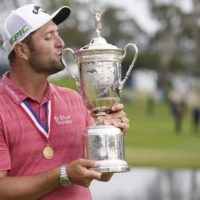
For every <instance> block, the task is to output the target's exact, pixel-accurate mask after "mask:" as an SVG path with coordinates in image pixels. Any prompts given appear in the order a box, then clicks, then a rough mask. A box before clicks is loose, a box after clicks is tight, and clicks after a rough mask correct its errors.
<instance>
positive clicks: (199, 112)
mask: <svg viewBox="0 0 200 200" xmlns="http://www.w3.org/2000/svg"><path fill="white" fill-rule="evenodd" d="M199 118H200V108H199V107H197V106H195V107H194V109H193V110H192V125H193V126H192V127H193V131H194V133H197V131H198V126H199Z"/></svg>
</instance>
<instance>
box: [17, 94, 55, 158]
mask: <svg viewBox="0 0 200 200" xmlns="http://www.w3.org/2000/svg"><path fill="white" fill-rule="evenodd" d="M52 101H53V98H52ZM20 109H21V110H22V111H23V113H24V114H25V115H26V116H27V118H28V119H29V120H30V122H31V123H32V125H33V126H34V127H35V129H36V130H37V132H38V133H39V134H40V135H41V136H42V138H44V139H45V140H46V141H47V146H46V147H45V148H44V149H43V151H42V154H43V156H44V158H46V159H51V158H53V156H54V151H53V149H52V148H51V147H50V146H49V135H50V131H51V126H52V121H53V120H52V116H53V115H52V111H53V103H52V102H51V100H49V101H48V102H47V103H46V111H47V123H48V127H46V126H45V125H44V124H43V123H42V122H41V121H40V119H39V117H38V116H37V115H36V113H35V112H34V110H33V109H32V108H31V106H30V105H29V104H28V102H27V101H26V100H24V101H23V102H22V103H21V105H20Z"/></svg>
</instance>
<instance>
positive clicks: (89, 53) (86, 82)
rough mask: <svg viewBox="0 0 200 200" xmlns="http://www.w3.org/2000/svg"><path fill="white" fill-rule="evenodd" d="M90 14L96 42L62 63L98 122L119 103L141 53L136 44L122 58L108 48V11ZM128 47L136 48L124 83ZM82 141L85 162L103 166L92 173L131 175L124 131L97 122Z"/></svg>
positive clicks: (69, 50)
mask: <svg viewBox="0 0 200 200" xmlns="http://www.w3.org/2000/svg"><path fill="white" fill-rule="evenodd" d="M90 10H91V12H92V13H93V14H94V15H95V27H96V36H95V38H93V39H92V40H91V42H90V43H89V45H86V46H84V47H82V48H81V49H80V50H78V51H76V52H74V51H73V50H72V49H70V48H66V49H63V53H62V62H63V64H64V65H65V67H66V69H67V71H68V72H69V74H70V76H71V78H72V79H73V80H74V82H75V83H76V85H77V86H78V88H79V92H80V95H81V97H82V99H83V102H84V104H85V106H86V107H87V108H88V109H89V110H90V111H92V112H94V113H95V114H96V117H97V118H98V117H101V116H104V115H106V114H107V113H109V111H110V108H111V107H112V106H113V105H114V104H115V103H118V102H119V101H120V94H121V92H122V88H123V86H124V84H125V82H126V80H127V79H128V77H129V75H130V73H131V70H132V68H133V66H134V63H135V61H136V59H137V55H138V49H137V47H136V45H135V44H130V43H129V44H127V45H126V46H125V47H124V53H123V54H122V50H121V49H119V48H117V47H116V46H113V45H111V44H108V43H107V42H106V40H105V39H104V38H102V37H101V36H100V31H99V29H101V23H100V19H101V15H102V14H103V12H104V11H105V10H102V11H100V10H98V9H93V10H92V9H90ZM129 47H133V48H134V50H135V54H134V58H133V61H132V63H131V65H130V67H129V69H128V71H127V73H126V76H125V78H124V80H122V81H121V62H122V60H123V59H124V58H125V56H126V51H127V49H128V48H129ZM66 52H71V53H72V54H73V59H74V61H75V62H76V63H77V65H78V68H79V79H80V80H79V83H78V82H77V80H76V78H75V76H74V75H73V74H72V73H71V71H70V69H69V68H68V66H67V64H66V61H65V58H64V54H65V53H66ZM122 122H123V121H122ZM83 141H84V142H83V143H84V145H83V146H84V158H85V159H90V160H95V161H96V162H98V163H99V164H100V167H99V168H91V169H92V170H95V171H97V172H101V173H108V172H113V173H115V172H127V171H130V167H129V166H128V165H127V162H126V161H125V160H124V159H125V153H124V135H123V133H122V131H121V129H119V128H116V127H115V126H112V125H102V124H101V123H100V122H98V120H97V122H96V123H95V125H94V126H89V127H87V129H86V131H85V133H84V140H83Z"/></svg>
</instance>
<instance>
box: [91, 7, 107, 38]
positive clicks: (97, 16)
mask: <svg viewBox="0 0 200 200" xmlns="http://www.w3.org/2000/svg"><path fill="white" fill-rule="evenodd" d="M89 9H90V11H91V12H92V13H93V14H94V15H95V19H94V22H95V28H96V37H101V36H100V33H101V32H100V31H99V29H101V28H102V26H101V22H100V21H101V15H102V14H103V13H104V12H105V9H104V10H101V11H100V10H99V9H91V8H89Z"/></svg>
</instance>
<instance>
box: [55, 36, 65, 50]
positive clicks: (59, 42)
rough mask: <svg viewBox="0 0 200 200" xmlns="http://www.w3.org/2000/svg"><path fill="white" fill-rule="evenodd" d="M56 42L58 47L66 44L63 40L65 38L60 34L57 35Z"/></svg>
mask: <svg viewBox="0 0 200 200" xmlns="http://www.w3.org/2000/svg"><path fill="white" fill-rule="evenodd" d="M55 44H56V47H57V48H63V47H64V46H65V42H64V41H63V39H62V38H61V37H60V36H59V35H57V37H56V43H55Z"/></svg>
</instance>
